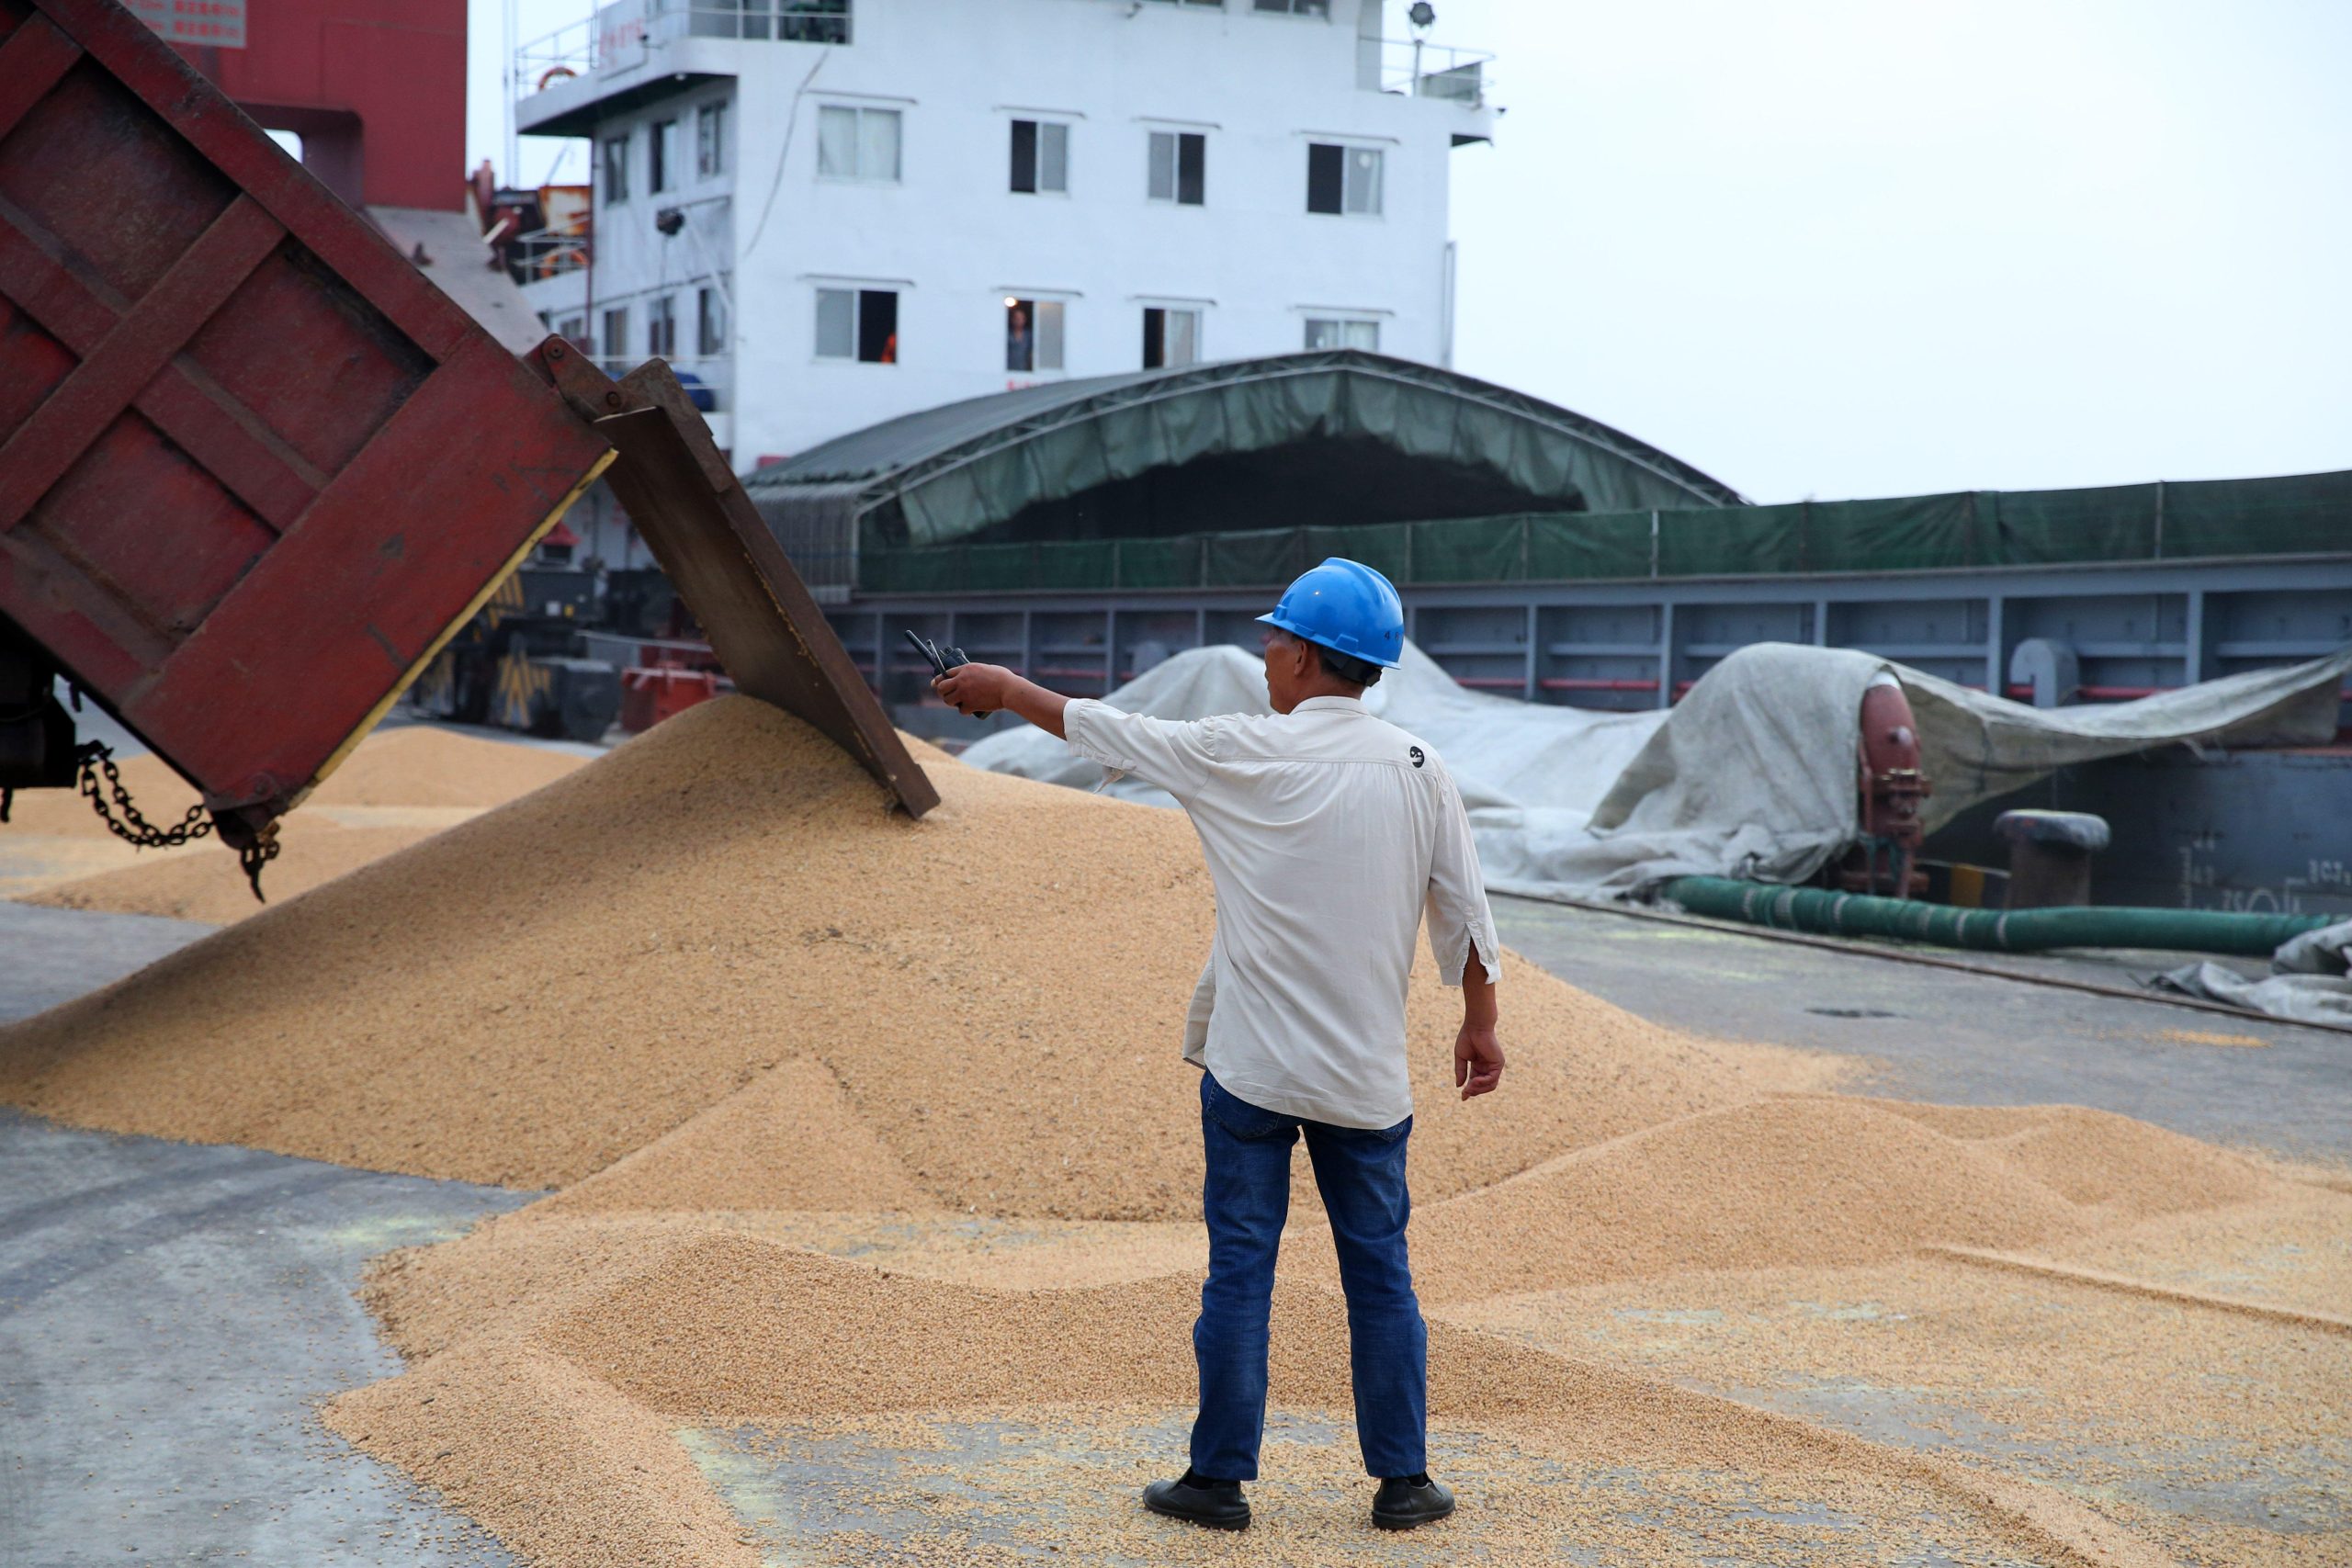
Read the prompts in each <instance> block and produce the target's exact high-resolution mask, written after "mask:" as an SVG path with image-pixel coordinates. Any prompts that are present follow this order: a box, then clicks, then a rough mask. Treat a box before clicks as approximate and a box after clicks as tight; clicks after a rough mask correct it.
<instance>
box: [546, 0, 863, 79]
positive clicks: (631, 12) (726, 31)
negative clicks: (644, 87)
mask: <svg viewBox="0 0 2352 1568" xmlns="http://www.w3.org/2000/svg"><path fill="white" fill-rule="evenodd" d="M851 4H852V0H616V3H615V4H613V5H609V6H599V7H598V8H597V11H596V14H595V16H594V17H592V18H587V19H583V20H582V21H577V22H573V23H572V24H571V25H570V26H569V27H563V28H557V29H556V30H555V31H554V32H551V33H548V34H547V35H545V36H544V37H541V38H537V39H532V40H531V41H530V42H528V43H526V44H524V45H523V46H522V47H521V48H520V49H518V50H516V51H515V93H516V96H518V97H529V96H533V95H535V94H538V93H544V92H546V91H548V89H549V88H551V87H556V86H560V85H562V84H563V83H565V82H568V81H571V80H572V79H573V78H575V77H579V76H586V75H593V74H599V73H605V72H612V71H626V70H628V68H629V67H630V66H633V65H641V64H643V63H644V62H645V60H646V51H648V50H649V49H650V48H652V47H653V46H655V45H658V44H665V43H673V42H675V41H677V40H678V39H745V40H749V41H753V42H765V43H823V44H846V43H848V42H849V41H850V34H851V19H852V18H851Z"/></svg>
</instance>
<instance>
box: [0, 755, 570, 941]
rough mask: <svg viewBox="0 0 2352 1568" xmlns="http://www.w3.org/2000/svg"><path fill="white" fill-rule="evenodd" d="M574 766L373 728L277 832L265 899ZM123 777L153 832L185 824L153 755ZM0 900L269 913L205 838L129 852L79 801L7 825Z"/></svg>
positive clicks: (188, 800)
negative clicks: (153, 825) (152, 824)
mask: <svg viewBox="0 0 2352 1568" xmlns="http://www.w3.org/2000/svg"><path fill="white" fill-rule="evenodd" d="M580 761H581V759H580V758H578V757H576V756H571V755H569V754H567V753H565V752H561V751H558V750H552V749H546V748H541V747H536V746H529V745H525V744H522V743H519V742H516V741H510V740H492V739H481V738H477V737H474V736H468V735H459V734H456V733H453V732H452V731H449V730H447V729H440V728H432V727H429V726H423V725H412V726H406V727H402V728H392V729H379V730H378V731H376V732H375V733H374V734H372V735H370V736H368V739H365V740H363V741H361V742H360V743H359V744H358V745H357V746H356V747H354V748H353V749H352V752H351V755H350V756H349V757H347V758H345V760H344V762H343V765H342V766H340V767H338V768H337V769H335V771H334V773H331V774H329V775H328V776H327V778H326V780H325V782H324V783H322V784H320V785H319V787H318V788H317V789H316V790H314V791H312V792H311V795H310V797H309V799H307V800H306V801H305V802H304V803H303V805H302V807H301V808H300V810H298V811H296V812H295V813H294V814H293V815H291V816H289V817H287V818H283V819H282V820H281V821H280V822H279V824H278V848H279V853H278V857H277V859H276V860H275V861H273V862H271V863H270V864H269V866H268V868H267V870H266V873H265V874H264V877H263V887H264V891H266V893H267V894H268V896H269V897H272V898H277V899H285V898H290V897H294V896H295V895H296V894H299V893H304V892H307V891H309V890H310V889H311V888H313V887H316V886H318V885H319V884H320V883H322V882H329V881H332V880H334V878H335V877H338V876H341V875H342V874H344V873H345V872H346V871H350V870H352V869H353V868H355V867H356V866H362V865H365V864H367V863H368V862H369V861H372V860H380V859H381V858H383V857H384V856H385V855H388V854H390V853H391V852H393V851H394V850H399V849H405V848H406V847H408V846H409V845H410V844H413V843H416V842H417V841H419V840H423V839H426V838H430V837H431V836H432V835H433V834H435V833H436V832H438V831H440V830H441V829H444V828H447V827H449V826H451V825H452V824H454V823H458V822H462V821H464V820H466V819H467V818H470V817H474V816H477V815H479V814H480V813H481V812H482V811H483V810H485V809H487V808H489V807H493V806H503V805H504V804H505V803H506V802H508V801H510V800H512V799H514V798H515V796H516V795H523V794H526V793H527V792H529V791H531V790H535V789H537V788H538V787H539V786H540V785H542V784H552V783H553V782H554V781H555V780H557V779H560V778H561V777H562V776H563V775H564V774H566V773H570V772H571V770H572V769H574V768H576V767H578V766H579V765H580ZM119 766H120V773H121V782H122V785H123V788H124V789H125V790H126V791H127V792H128V793H129V794H130V799H131V802H132V804H133V805H134V806H135V807H137V808H138V810H139V811H140V812H141V815H143V816H145V817H146V818H148V819H149V820H150V821H152V822H156V823H159V824H170V823H175V822H177V821H179V820H180V819H181V818H183V817H185V816H186V815H187V811H188V808H189V807H192V806H195V805H196V804H197V799H198V797H197V794H196V791H195V790H194V789H192V788H191V787H190V786H189V785H188V783H187V780H185V779H183V778H181V777H180V776H179V775H178V774H177V773H174V772H173V771H172V770H171V768H170V766H169V765H168V764H166V763H165V762H164V761H163V759H162V758H160V757H157V756H155V755H153V753H143V754H141V755H139V756H136V757H130V758H127V759H125V760H124V761H122V762H121V763H120V764H119ZM0 896H6V897H14V898H17V899H18V900H20V901H22V902H24V903H28V904H46V905H50V906H51V907H53V908H63V909H96V910H103V911H105V912H107V913H109V914H118V915H164V916H169V917H170V918H172V919H181V920H201V921H204V922H206V923H207V924H210V925H227V924H229V923H230V922H232V921H233V920H242V919H244V918H245V917H246V916H248V915H251V914H254V913H256V912H258V911H259V910H260V908H262V906H261V905H260V904H258V903H256V902H255V901H254V896H253V891H252V889H251V888H250V887H249V886H247V885H246V882H245V875H244V873H243V871H242V870H240V869H239V867H238V864H237V859H236V856H235V855H233V854H232V853H230V852H228V851H227V850H226V849H224V848H223V847H222V846H220V844H218V843H214V842H212V841H209V840H198V841H197V842H196V843H195V844H192V845H188V846H186V847H184V848H181V849H177V850H167V851H157V850H133V849H132V848H131V847H130V845H129V844H128V843H125V842H124V841H123V840H120V839H119V838H117V837H115V836H114V834H113V833H112V832H111V831H110V830H109V829H107V825H106V823H105V821H104V820H102V819H101V818H99V817H98V816H97V814H96V812H94V811H93V810H91V808H90V803H89V802H88V801H86V800H85V799H83V798H82V796H81V795H80V794H79V793H77V792H75V791H72V790H37V791H28V792H26V793H24V794H22V795H18V796H17V800H16V803H15V809H14V810H13V811H12V812H11V813H10V821H9V825H8V826H7V827H6V829H0Z"/></svg>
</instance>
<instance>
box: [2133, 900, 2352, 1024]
mask: <svg viewBox="0 0 2352 1568" xmlns="http://www.w3.org/2000/svg"><path fill="white" fill-rule="evenodd" d="M2347 971H2352V920H2346V921H2344V922H2343V923H2341V924H2339V925H2333V926H2323V927H2321V928H2320V929H2319V930H2318V931H2305V932H2304V933H2303V934H2302V935H2301V936H2299V937H2290V938H2289V939H2288V940H2287V941H2286V942H2282V943H2280V944H2279V948H2278V952H2277V953H2275V954H2273V955H2272V957H2271V960H2270V973H2269V974H2268V975H2267V976H2263V977H2262V978H2261V979H2259V980H2249V979H2247V978H2246V977H2245V976H2243V975H2241V974H2239V973H2238V972H2237V971H2236V970H2234V969H2231V968H2229V967H2227V966H2226V965H2223V964H2214V963H2211V962H2210V961H2209V962H2206V963H2201V964H2189V965H2188V966H2187V967H2185V968H2180V969H2176V970H2174V971H2173V972H2172V973H2170V974H2169V975H2159V976H2156V977H2155V979H2154V981H2153V982H2151V984H2154V985H2155V986H2157V987H2161V988H2163V989H2165V990H2170V991H2179V992H2181V993H2182V994H2183V995H2186V996H2191V997H2203V998H2206V999H2207V1000H2209V1001H2216V1002H2229V1003H2231V1004H2233V1006H2237V1007H2242V1008H2251V1009H2253V1010H2255V1011H2256V1012H2267V1013H2268V1014H2269V1015H2270V1016H2271V1017H2273V1018H2285V1019H2292V1020H2295V1021H2299V1022H2302V1023H2333V1024H2337V1025H2342V1026H2352V973H2347Z"/></svg>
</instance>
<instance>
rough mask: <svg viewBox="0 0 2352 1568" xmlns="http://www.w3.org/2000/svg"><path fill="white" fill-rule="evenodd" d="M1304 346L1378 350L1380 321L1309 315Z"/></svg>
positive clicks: (1374, 351)
mask: <svg viewBox="0 0 2352 1568" xmlns="http://www.w3.org/2000/svg"><path fill="white" fill-rule="evenodd" d="M1306 346H1307V347H1308V348H1310V349H1317V348H1361V349H1363V350H1365V351H1366V352H1367V353H1371V354H1378V353H1379V352H1380V323H1379V322H1378V321H1352V320H1350V319H1348V318H1346V317H1332V316H1309V317H1307V318H1306Z"/></svg>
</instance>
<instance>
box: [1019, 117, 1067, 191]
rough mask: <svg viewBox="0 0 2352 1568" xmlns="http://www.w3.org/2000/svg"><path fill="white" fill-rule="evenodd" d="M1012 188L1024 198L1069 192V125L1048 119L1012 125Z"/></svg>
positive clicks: (1024, 120)
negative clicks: (1042, 193) (1038, 193)
mask: <svg viewBox="0 0 2352 1568" xmlns="http://www.w3.org/2000/svg"><path fill="white" fill-rule="evenodd" d="M1012 188H1013V189H1014V190H1016V191H1019V192H1022V193H1023V194H1024V195H1034V194H1035V193H1036V192H1039V191H1051V192H1054V193H1056V194H1067V193H1068V192H1069V126H1067V125H1057V124H1056V123H1055V122H1054V121H1052V120H1049V119H1048V120H1037V119H1016V120H1014V121H1013V122H1012Z"/></svg>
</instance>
